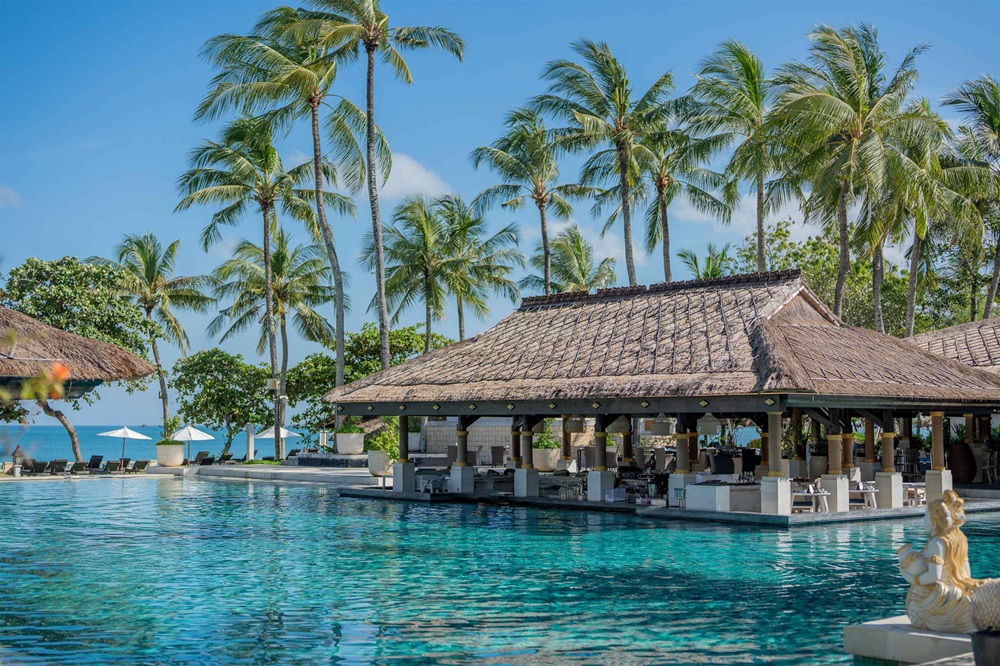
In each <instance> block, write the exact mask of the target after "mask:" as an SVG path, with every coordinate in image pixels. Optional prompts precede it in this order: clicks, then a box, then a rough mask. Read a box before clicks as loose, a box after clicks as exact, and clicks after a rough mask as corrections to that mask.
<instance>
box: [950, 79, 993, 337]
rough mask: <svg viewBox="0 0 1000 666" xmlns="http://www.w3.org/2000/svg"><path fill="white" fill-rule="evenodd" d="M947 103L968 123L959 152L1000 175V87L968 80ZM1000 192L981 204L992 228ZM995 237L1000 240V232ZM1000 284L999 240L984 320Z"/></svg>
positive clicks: (988, 80)
mask: <svg viewBox="0 0 1000 666" xmlns="http://www.w3.org/2000/svg"><path fill="white" fill-rule="evenodd" d="M943 102H944V104H947V105H949V106H954V107H956V108H957V109H958V110H959V112H960V113H961V114H962V117H963V119H964V120H965V125H964V126H963V127H962V128H961V130H960V133H961V135H962V140H961V141H960V142H959V146H958V150H959V153H960V154H962V156H963V157H965V158H966V159H970V160H976V161H979V162H982V163H984V164H985V165H987V166H989V168H990V169H992V170H993V172H994V174H996V175H997V176H1000V86H998V85H997V82H996V81H995V80H994V79H993V77H992V76H990V75H989V74H984V75H983V76H981V77H979V78H978V79H975V80H973V81H966V82H965V83H964V84H962V85H961V86H959V87H958V88H956V89H955V90H953V91H951V92H950V93H949V94H948V95H946V96H945V98H944V100H943ZM998 201H1000V191H994V193H993V194H992V196H990V197H988V198H987V199H984V200H982V201H981V202H980V207H981V208H983V209H984V210H983V212H985V213H986V215H984V218H986V219H988V220H990V221H991V228H992V227H996V226H997V225H998V223H997V218H998V216H1000V211H998V208H1000V204H998ZM994 235H995V236H997V237H998V239H1000V231H995V232H994ZM998 284H1000V240H997V242H996V245H995V249H994V251H993V267H992V278H991V279H990V286H989V289H988V290H987V293H986V305H985V307H984V309H983V318H984V319H986V318H989V317H990V315H991V313H992V311H993V302H994V301H995V300H996V296H997V286H998Z"/></svg>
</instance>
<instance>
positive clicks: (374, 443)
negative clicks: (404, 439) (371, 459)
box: [365, 424, 399, 460]
mask: <svg viewBox="0 0 1000 666" xmlns="http://www.w3.org/2000/svg"><path fill="white" fill-rule="evenodd" d="M365 451H384V452H385V453H387V454H388V455H389V457H390V458H392V459H393V460H399V429H398V428H393V427H391V426H390V425H388V424H386V426H385V427H384V428H382V429H381V430H379V431H378V432H377V433H375V434H374V435H372V436H371V437H369V438H368V439H366V440H365Z"/></svg>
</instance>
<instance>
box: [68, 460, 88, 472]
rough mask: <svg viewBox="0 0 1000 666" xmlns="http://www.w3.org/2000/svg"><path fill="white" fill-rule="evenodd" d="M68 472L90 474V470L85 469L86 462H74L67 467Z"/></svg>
mask: <svg viewBox="0 0 1000 666" xmlns="http://www.w3.org/2000/svg"><path fill="white" fill-rule="evenodd" d="M69 473H70V474H90V470H88V469H87V463H85V462H75V463H73V466H72V467H70V468H69Z"/></svg>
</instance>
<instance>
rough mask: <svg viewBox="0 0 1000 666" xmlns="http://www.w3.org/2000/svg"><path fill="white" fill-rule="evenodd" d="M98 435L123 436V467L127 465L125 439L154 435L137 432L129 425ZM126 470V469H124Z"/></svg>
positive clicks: (98, 434) (144, 437)
mask: <svg viewBox="0 0 1000 666" xmlns="http://www.w3.org/2000/svg"><path fill="white" fill-rule="evenodd" d="M97 436H98V437H121V438H122V458H121V461H122V467H124V466H125V440H126V439H153V438H152V437H146V436H145V435H143V434H142V433H141V432H136V431H135V430H131V429H130V428H129V427H128V426H125V427H124V428H119V429H118V430H109V431H108V432H99V433H97ZM123 471H124V470H123Z"/></svg>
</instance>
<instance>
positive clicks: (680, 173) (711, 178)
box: [594, 130, 737, 282]
mask: <svg viewBox="0 0 1000 666" xmlns="http://www.w3.org/2000/svg"><path fill="white" fill-rule="evenodd" d="M643 146H644V147H645V148H647V151H646V152H643V153H642V155H641V156H640V159H639V163H640V167H641V169H642V178H643V180H642V181H640V182H638V183H637V184H636V186H635V187H633V188H632V190H631V192H632V195H633V196H632V202H635V203H638V202H641V201H642V200H649V205H648V206H647V208H646V233H645V248H646V252H647V253H649V254H652V253H653V251H654V250H655V249H656V244H657V243H662V248H663V278H664V280H665V281H666V282H670V281H671V280H673V273H672V271H671V270H670V219H669V217H668V214H667V209H668V208H669V207H670V204H671V203H673V201H674V199H676V198H677V197H679V196H683V197H685V198H687V200H688V202H690V203H691V205H692V206H693V207H694V208H695V209H697V210H700V211H702V212H705V213H710V214H712V215H715V216H716V217H717V218H718V219H719V220H720V221H721V222H723V223H724V224H728V223H729V220H730V218H731V216H732V206H733V205H734V204H735V203H736V200H737V192H736V182H735V181H731V182H729V183H727V182H726V180H725V177H724V176H723V175H721V174H719V173H716V172H714V171H712V170H710V169H707V168H705V167H704V166H702V163H704V162H705V161H706V160H707V159H708V158H709V157H710V156H711V154H712V153H714V152H715V151H716V150H717V146H716V145H715V138H714V137H713V138H709V139H693V138H692V137H691V136H690V135H689V134H687V133H686V132H684V131H682V130H673V131H672V132H670V133H669V134H665V135H661V136H657V137H654V138H652V139H649V140H648V141H644V142H643ZM718 188H721V189H722V190H723V192H722V199H719V198H718V197H716V196H715V195H714V194H712V193H711V191H710V190H712V189H718ZM650 190H652V196H650ZM616 194H617V193H616V192H615V188H609V189H607V190H604V191H602V192H599V193H598V195H597V202H596V204H595V206H594V212H595V213H599V212H600V211H601V210H602V209H603V207H604V206H605V205H606V204H607V203H608V202H610V201H615V202H617V197H616ZM620 212H621V206H618V207H617V208H615V210H614V212H612V214H611V216H610V217H609V218H608V220H607V222H606V223H605V225H604V229H603V230H602V232H601V235H602V236H603V235H604V233H606V232H607V231H608V229H609V228H610V227H611V225H612V224H614V222H615V221H616V219H617V217H618V214H619V213H620Z"/></svg>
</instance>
